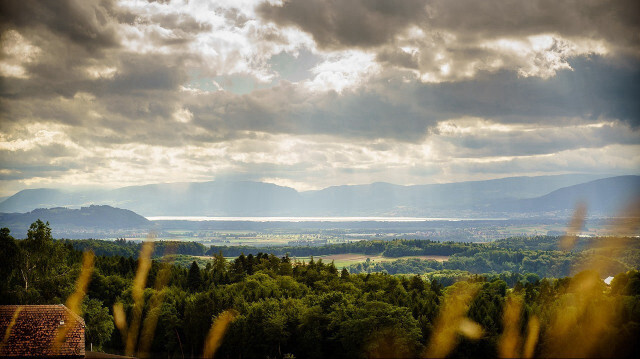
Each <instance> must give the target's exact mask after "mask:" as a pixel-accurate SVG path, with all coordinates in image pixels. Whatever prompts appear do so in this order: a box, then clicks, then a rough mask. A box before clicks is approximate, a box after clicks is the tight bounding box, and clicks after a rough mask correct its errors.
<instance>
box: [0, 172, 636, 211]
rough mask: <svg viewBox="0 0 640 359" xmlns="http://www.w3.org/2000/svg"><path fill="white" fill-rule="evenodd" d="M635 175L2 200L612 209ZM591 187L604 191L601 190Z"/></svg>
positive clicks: (186, 186)
mask: <svg viewBox="0 0 640 359" xmlns="http://www.w3.org/2000/svg"><path fill="white" fill-rule="evenodd" d="M639 179H640V176H619V177H609V178H602V176H596V175H559V176H538V177H509V178H503V179H495V180H487V181H470V182H457V183H446V184H429V185H414V186H401V185H394V184H390V183H372V184H368V185H348V186H333V187H328V188H325V189H322V190H317V191H306V192H298V191H296V190H294V189H292V188H289V187H283V186H278V185H275V184H271V183H262V182H251V181H212V182H197V183H169V184H152V185H144V186H131V187H123V188H118V189H113V190H96V191H87V190H83V191H64V190H56V189H30V190H23V191H20V192H18V193H16V194H15V195H13V196H11V197H9V198H7V199H6V200H4V201H2V202H1V203H0V212H28V211H31V210H33V209H34V208H41V207H79V206H87V205H91V204H105V205H110V206H114V207H118V208H125V209H129V210H132V211H134V212H136V213H139V214H141V215H144V216H163V215H165V216H420V217H422V216H424V217H463V218H464V217H478V216H487V215H492V216H510V215H512V214H518V213H534V212H547V211H563V210H572V209H573V207H574V206H575V203H574V202H572V201H573V200H574V199H576V198H578V197H580V193H585V196H583V197H585V200H586V201H587V202H590V201H593V203H594V206H593V207H592V208H593V209H594V210H597V211H610V210H612V209H613V208H614V207H616V206H620V205H621V203H622V202H624V200H628V199H629V198H631V197H632V196H634V195H635V193H637V189H638V188H639V187H640V180H639ZM594 180H595V181H594ZM593 182H595V184H591V183H593ZM589 192H597V193H606V195H605V196H600V197H598V195H596V194H593V193H591V194H589ZM572 193H573V194H572ZM630 196H631V197H630ZM590 213H591V212H590Z"/></svg>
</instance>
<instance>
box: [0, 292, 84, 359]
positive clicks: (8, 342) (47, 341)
mask: <svg viewBox="0 0 640 359" xmlns="http://www.w3.org/2000/svg"><path fill="white" fill-rule="evenodd" d="M65 325H67V326H69V325H72V326H71V327H69V330H68V331H67V332H66V335H65V337H64V340H63V341H62V343H61V345H60V346H59V348H58V350H57V351H56V350H55V349H56V348H54V344H55V339H56V336H57V335H58V331H60V330H62V329H64V326H65ZM0 336H2V342H1V344H0V356H2V357H29V356H37V357H84V355H85V351H84V320H82V318H81V317H80V316H78V315H76V314H75V313H73V312H72V311H71V310H69V308H67V307H65V306H64V305H62V304H58V305H2V306H0Z"/></svg>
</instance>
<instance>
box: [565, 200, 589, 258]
mask: <svg viewBox="0 0 640 359" xmlns="http://www.w3.org/2000/svg"><path fill="white" fill-rule="evenodd" d="M586 215H587V205H586V204H585V203H584V202H579V203H577V204H576V209H575V211H574V212H573V218H571V222H569V227H568V228H567V234H565V235H564V236H563V237H562V238H560V243H559V245H560V249H562V250H563V251H568V250H571V249H573V247H574V246H575V245H576V241H577V240H578V234H580V231H581V230H582V228H584V219H585V217H586Z"/></svg>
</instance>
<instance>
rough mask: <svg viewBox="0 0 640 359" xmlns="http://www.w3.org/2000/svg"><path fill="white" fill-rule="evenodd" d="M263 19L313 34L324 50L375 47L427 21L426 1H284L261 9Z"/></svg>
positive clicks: (265, 5) (263, 6) (263, 4)
mask: <svg viewBox="0 0 640 359" xmlns="http://www.w3.org/2000/svg"><path fill="white" fill-rule="evenodd" d="M257 12H258V14H259V15H261V16H262V17H263V18H265V19H267V20H270V21H274V22H276V23H278V24H279V25H285V26H286V25H294V26H297V27H299V28H300V29H302V30H303V31H305V32H307V33H310V34H311V35H312V36H313V39H314V40H315V42H316V43H317V44H318V45H319V46H320V47H323V48H330V49H331V48H345V47H346V48H351V47H365V48H366V47H373V46H379V45H382V44H385V43H387V42H389V41H391V40H393V38H394V36H395V35H397V34H398V33H400V32H401V31H403V30H404V29H405V28H407V27H408V26H409V25H411V24H412V23H415V22H417V21H420V20H422V19H425V18H426V15H427V14H426V11H425V2H424V1H422V0H401V1H386V0H375V1H368V0H356V1H321V0H310V1H295V0H294V1H284V2H283V3H279V4H271V3H268V2H265V3H262V4H260V5H259V6H258V8H257Z"/></svg>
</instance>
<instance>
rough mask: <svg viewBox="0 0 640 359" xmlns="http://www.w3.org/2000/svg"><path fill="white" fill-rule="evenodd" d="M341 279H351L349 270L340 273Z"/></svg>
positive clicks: (344, 269)
mask: <svg viewBox="0 0 640 359" xmlns="http://www.w3.org/2000/svg"><path fill="white" fill-rule="evenodd" d="M340 277H342V278H345V279H346V278H348V277H349V270H347V268H342V272H341V273H340Z"/></svg>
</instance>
